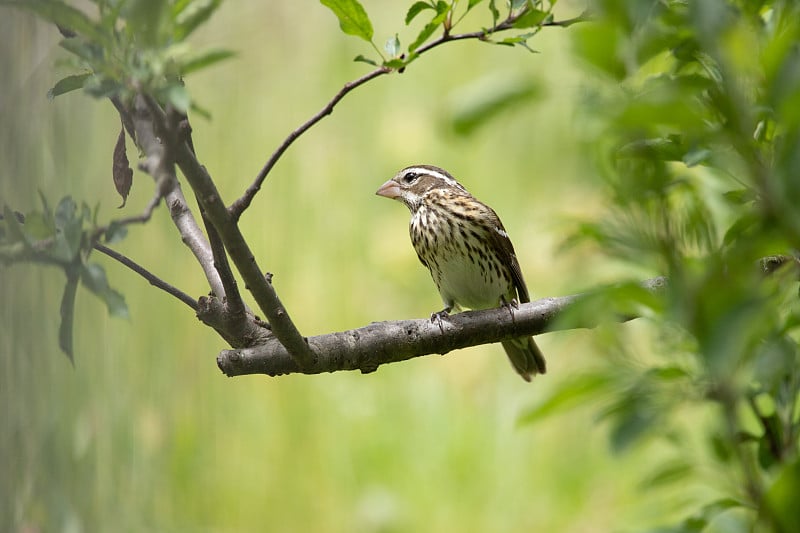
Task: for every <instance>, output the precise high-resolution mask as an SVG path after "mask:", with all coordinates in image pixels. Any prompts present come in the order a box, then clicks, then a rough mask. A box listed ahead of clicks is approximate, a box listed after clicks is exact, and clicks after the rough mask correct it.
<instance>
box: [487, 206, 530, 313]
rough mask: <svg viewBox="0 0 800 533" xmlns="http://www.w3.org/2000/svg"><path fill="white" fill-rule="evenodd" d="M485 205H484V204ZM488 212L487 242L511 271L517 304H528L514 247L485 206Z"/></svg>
mask: <svg viewBox="0 0 800 533" xmlns="http://www.w3.org/2000/svg"><path fill="white" fill-rule="evenodd" d="M484 205H485V204H484ZM485 207H486V209H487V210H488V212H487V214H486V215H487V216H486V222H487V226H488V228H487V230H488V233H489V241H490V242H491V243H492V246H494V248H495V250H496V251H497V255H498V256H499V257H500V260H501V261H502V263H503V264H504V265H507V266H508V268H509V270H510V271H511V278H512V279H513V280H514V287H515V288H516V289H517V300H518V301H519V303H527V302H530V301H531V299H530V296H529V295H528V287H527V285H525V279H524V278H523V277H522V269H521V268H520V266H519V261H517V254H516V253H515V252H514V245H513V244H512V243H511V239H510V238H509V237H508V233H506V229H505V228H504V227H503V223H502V222H501V221H500V217H498V216H497V213H495V212H494V210H493V209H492V208H491V207H489V206H485Z"/></svg>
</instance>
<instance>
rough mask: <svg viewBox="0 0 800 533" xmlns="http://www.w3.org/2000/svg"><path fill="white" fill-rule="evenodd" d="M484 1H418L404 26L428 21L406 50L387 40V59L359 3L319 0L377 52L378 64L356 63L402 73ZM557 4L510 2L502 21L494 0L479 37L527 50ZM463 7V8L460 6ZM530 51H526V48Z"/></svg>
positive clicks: (394, 40) (371, 61) (534, 0)
mask: <svg viewBox="0 0 800 533" xmlns="http://www.w3.org/2000/svg"><path fill="white" fill-rule="evenodd" d="M482 1H483V0H469V1H468V2H466V4H465V3H464V2H463V1H459V0H450V1H449V2H447V1H445V0H427V1H423V0H420V1H417V2H414V3H413V4H411V6H410V7H409V9H408V11H407V12H406V17H405V23H406V26H408V25H410V24H411V23H412V22H414V21H415V20H418V19H420V18H423V19H424V15H430V18H428V19H427V22H425V23H424V25H423V27H422V29H421V30H420V31H419V33H417V36H416V37H415V38H414V40H412V41H411V43H410V44H409V45H408V48H407V49H406V50H405V51H401V47H400V41H399V39H398V38H397V36H396V35H395V37H394V38H392V39H390V40H389V41H390V42H391V43H392V46H387V47H386V48H385V49H386V52H387V54H388V56H389V57H388V59H387V58H386V57H384V56H383V54H382V53H381V51H380V50H379V49H378V47H377V46H376V45H375V43H374V41H373V40H372V37H373V34H374V31H373V28H372V22H370V19H369V16H368V15H367V12H366V11H365V9H364V7H363V6H362V5H361V4H360V3H359V2H358V0H335V1H334V0H320V2H321V3H322V4H323V5H325V6H327V7H328V8H330V10H331V11H333V13H334V14H335V15H336V17H337V18H338V19H339V26H340V27H341V29H342V31H343V32H344V33H346V34H348V35H355V36H356V37H360V38H361V39H363V40H365V41H367V42H369V43H370V44H371V45H372V47H373V48H374V49H375V51H376V52H378V54H379V55H380V58H381V59H380V61H376V60H375V59H370V58H368V57H365V56H364V55H358V56H356V58H355V61H360V62H363V63H368V64H370V65H375V66H378V65H381V66H383V67H384V68H390V69H396V70H402V69H404V68H405V67H406V66H408V64H410V63H411V62H412V61H414V60H415V59H416V58H417V56H418V51H419V49H420V48H422V47H427V46H431V45H435V44H437V43H440V42H442V41H446V40H448V39H450V38H451V36H452V33H451V32H452V31H453V29H454V28H455V27H456V25H458V23H459V22H461V20H462V19H463V18H464V17H465V16H466V15H467V13H469V12H470V11H472V9H473V8H474V7H475V6H476V5H478V4H480V3H481V2H482ZM555 4H556V2H555V1H554V0H549V1H548V2H547V3H546V4H545V1H544V0H520V1H512V2H508V4H507V13H506V18H505V19H504V20H502V21H501V20H500V17H501V15H500V11H499V10H498V8H497V6H496V5H495V2H494V0H491V1H489V2H487V3H486V6H487V10H488V12H489V14H490V16H491V22H492V23H491V25H488V26H486V27H484V28H483V29H482V30H481V31H480V32H482V34H480V38H481V40H482V41H484V42H493V43H495V44H500V45H507V46H514V45H519V46H522V47H524V48H528V40H529V39H530V38H531V37H533V36H534V35H536V34H537V33H538V32H539V30H541V28H542V26H543V25H544V24H546V23H548V22H552V20H553V14H552V11H553V7H554V6H555ZM462 6H463V7H462ZM508 29H514V30H520V29H524V30H530V31H526V32H523V33H517V34H515V35H513V36H511V37H505V38H503V39H500V40H493V39H492V36H493V34H494V33H495V32H497V31H501V30H508ZM437 32H441V35H440V37H438V38H437V39H435V40H431V37H433V36H434V35H435V34H436V33H437ZM528 49H529V48H528Z"/></svg>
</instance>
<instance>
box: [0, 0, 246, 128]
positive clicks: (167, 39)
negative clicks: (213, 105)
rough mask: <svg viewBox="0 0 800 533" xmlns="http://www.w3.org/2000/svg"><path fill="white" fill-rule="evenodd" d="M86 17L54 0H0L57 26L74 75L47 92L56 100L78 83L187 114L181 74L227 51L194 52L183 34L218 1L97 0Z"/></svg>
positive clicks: (88, 89)
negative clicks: (148, 98) (144, 97)
mask: <svg viewBox="0 0 800 533" xmlns="http://www.w3.org/2000/svg"><path fill="white" fill-rule="evenodd" d="M94 3H95V4H96V7H97V17H96V18H95V19H92V18H90V17H89V16H88V15H86V14H85V13H84V12H83V11H80V10H78V9H76V8H74V7H72V6H70V5H68V4H66V3H64V2H62V1H60V0H24V1H19V0H0V7H2V6H12V7H17V8H20V9H26V10H28V11H31V12H33V13H35V14H36V15H37V16H38V17H40V18H41V19H43V20H46V21H48V22H51V23H53V24H55V25H57V26H58V28H59V29H60V31H61V33H62V35H63V36H64V39H63V40H62V41H61V46H62V47H63V48H64V49H65V50H67V51H68V52H70V53H71V54H72V56H73V57H72V62H71V64H72V66H73V67H74V68H75V69H76V70H78V71H79V72H80V73H79V74H73V75H70V76H67V77H65V78H63V79H61V80H59V81H58V82H56V84H55V86H54V87H53V88H52V89H51V90H50V91H49V92H48V97H50V98H54V97H56V96H59V95H61V94H64V93H67V92H70V91H74V90H76V89H80V88H83V89H84V90H86V92H88V93H89V94H91V95H92V96H95V97H97V98H106V97H115V98H119V99H120V100H121V101H123V102H125V101H128V100H129V99H130V98H131V97H132V96H133V95H134V94H136V93H137V92H140V91H143V92H146V93H148V94H152V95H154V96H156V97H157V98H158V99H159V100H160V101H162V102H165V103H167V102H168V103H170V104H171V105H173V106H174V107H175V108H176V109H178V110H180V111H182V112H185V111H186V110H187V109H188V108H190V107H192V106H193V102H192V101H191V99H190V98H189V96H188V93H187V92H186V90H185V88H184V87H183V82H182V77H183V76H184V75H186V74H189V73H192V72H196V71H198V70H201V69H204V68H206V67H209V66H211V65H213V64H215V63H217V62H219V61H222V60H224V59H227V58H229V57H231V56H232V55H233V54H232V52H230V51H227V50H220V49H210V50H203V51H193V50H191V49H190V48H189V46H188V45H187V44H186V43H185V41H186V39H187V38H188V37H189V36H190V35H191V34H192V33H193V32H194V31H195V30H196V29H197V28H198V27H200V26H201V25H202V24H203V23H204V22H205V21H207V20H208V18H209V17H210V16H211V15H212V14H213V13H214V12H215V11H216V9H217V8H218V7H219V5H220V0H170V1H166V2H164V1H161V0H96V1H95V2H94Z"/></svg>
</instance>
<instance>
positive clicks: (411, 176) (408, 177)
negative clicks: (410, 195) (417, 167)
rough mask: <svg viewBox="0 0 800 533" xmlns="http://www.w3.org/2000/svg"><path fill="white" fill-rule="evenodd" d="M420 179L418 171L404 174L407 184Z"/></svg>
mask: <svg viewBox="0 0 800 533" xmlns="http://www.w3.org/2000/svg"><path fill="white" fill-rule="evenodd" d="M417 179H419V174H417V173H416V172H408V173H407V174H405V175H403V183H405V184H406V185H411V184H412V183H414V182H415V181H417Z"/></svg>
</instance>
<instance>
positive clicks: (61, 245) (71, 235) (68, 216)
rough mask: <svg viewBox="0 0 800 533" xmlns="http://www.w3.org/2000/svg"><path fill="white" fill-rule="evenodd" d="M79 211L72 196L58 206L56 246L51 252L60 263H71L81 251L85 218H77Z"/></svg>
mask: <svg viewBox="0 0 800 533" xmlns="http://www.w3.org/2000/svg"><path fill="white" fill-rule="evenodd" d="M77 211H78V206H77V205H76V204H75V201H74V200H73V199H72V198H71V197H70V196H66V197H64V198H62V199H61V201H60V202H59V203H58V206H56V210H55V214H54V223H55V227H56V236H55V245H54V246H53V248H52V249H51V250H50V255H51V256H52V257H53V258H54V259H56V260H58V261H63V262H66V263H69V262H71V261H72V260H73V259H74V258H75V256H76V255H78V252H79V251H80V248H81V239H82V237H83V232H82V227H83V218H82V217H80V216H76V213H77Z"/></svg>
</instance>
